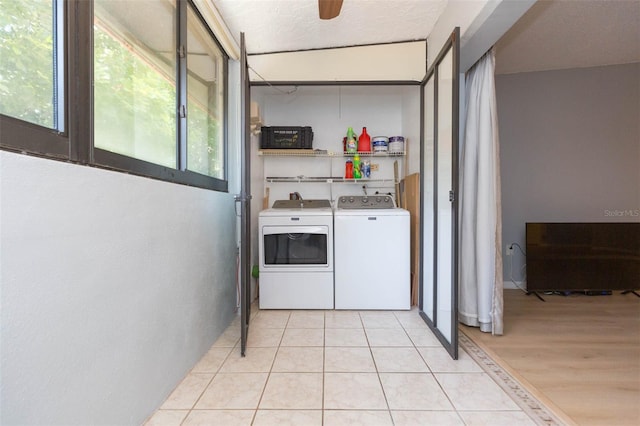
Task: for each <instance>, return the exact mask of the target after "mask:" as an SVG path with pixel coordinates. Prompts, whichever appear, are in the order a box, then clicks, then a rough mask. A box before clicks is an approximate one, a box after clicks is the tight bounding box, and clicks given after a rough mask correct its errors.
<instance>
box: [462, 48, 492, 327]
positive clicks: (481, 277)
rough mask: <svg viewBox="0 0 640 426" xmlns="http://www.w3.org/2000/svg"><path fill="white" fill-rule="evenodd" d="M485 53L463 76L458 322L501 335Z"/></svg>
mask: <svg viewBox="0 0 640 426" xmlns="http://www.w3.org/2000/svg"><path fill="white" fill-rule="evenodd" d="M494 74H495V53H494V50H493V49H491V50H490V51H489V52H488V53H487V54H485V55H484V56H483V57H482V58H481V59H480V60H479V61H478V62H477V63H476V64H475V65H474V66H473V67H472V68H471V70H470V71H469V72H468V73H467V77H466V111H465V117H466V119H465V133H464V142H463V144H462V149H461V157H460V164H461V166H462V167H461V180H460V182H461V184H460V275H459V299H458V300H459V305H458V311H459V320H460V322H462V323H463V324H466V325H470V326H473V327H480V330H481V331H484V332H491V333H493V334H502V332H503V322H502V314H503V281H502V216H501V200H500V152H499V140H498V117H497V107H496V94H495V76H494Z"/></svg>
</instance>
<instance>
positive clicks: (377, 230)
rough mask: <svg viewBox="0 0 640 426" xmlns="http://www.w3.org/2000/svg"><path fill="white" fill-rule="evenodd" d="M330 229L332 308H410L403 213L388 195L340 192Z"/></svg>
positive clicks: (406, 217)
mask: <svg viewBox="0 0 640 426" xmlns="http://www.w3.org/2000/svg"><path fill="white" fill-rule="evenodd" d="M333 230H334V256H335V260H334V273H335V278H334V286H335V309H392V310H405V309H410V307H411V279H410V268H411V267H410V239H409V235H410V218H409V212H408V211H407V210H405V209H401V208H397V207H396V206H395V203H394V201H393V198H392V197H391V196H388V195H373V196H368V197H367V196H342V197H339V198H338V200H337V201H336V206H335V210H334V227H333Z"/></svg>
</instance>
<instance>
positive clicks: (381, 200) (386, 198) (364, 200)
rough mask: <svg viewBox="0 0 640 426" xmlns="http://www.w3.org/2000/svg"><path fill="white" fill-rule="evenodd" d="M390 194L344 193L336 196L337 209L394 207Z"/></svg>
mask: <svg viewBox="0 0 640 426" xmlns="http://www.w3.org/2000/svg"><path fill="white" fill-rule="evenodd" d="M395 207H396V203H395V202H394V201H393V197H391V196H390V195H344V196H342V197H340V198H338V208H339V209H394V208H395Z"/></svg>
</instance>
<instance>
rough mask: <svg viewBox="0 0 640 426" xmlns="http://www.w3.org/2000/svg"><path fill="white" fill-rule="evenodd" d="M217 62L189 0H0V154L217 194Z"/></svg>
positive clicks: (220, 98)
mask: <svg viewBox="0 0 640 426" xmlns="http://www.w3.org/2000/svg"><path fill="white" fill-rule="evenodd" d="M65 23H66V25H65ZM67 45H68V46H69V47H68V48H67V49H66V51H67V52H68V53H67V54H66V55H65V46H67ZM227 61H228V58H227V56H226V54H225V53H224V52H223V50H222V49H221V48H220V46H219V44H218V43H217V41H216V39H215V37H214V36H213V34H212V33H211V31H210V30H209V28H208V27H207V26H206V25H205V23H204V20H203V19H202V18H201V16H200V14H199V13H198V11H197V10H196V9H195V7H194V6H193V5H192V4H191V2H190V1H189V0H136V1H130V0H93V1H92V2H88V1H64V0H33V1H30V2H21V1H15V0H0V126H2V130H3V131H2V132H0V147H2V148H3V149H12V150H19V151H26V152H28V153H32V154H37V155H44V156H48V157H56V158H62V159H65V160H71V161H75V162H78V163H86V164H93V165H97V166H103V167H108V168H113V169H118V170H123V171H127V172H131V173H135V174H140V175H144V176H149V177H153V178H158V179H163V180H168V181H172V182H178V183H183V184H188V185H194V186H200V187H205V188H211V189H216V190H220V191H227V189H228V188H227V182H226V176H227V173H226V141H225V138H226V131H225V122H226V95H227V92H226V90H227V87H226V78H227ZM65 81H69V82H71V83H72V84H69V85H68V87H65V85H64V82H65ZM65 101H66V102H65ZM65 123H68V126H69V127H68V128H66V126H65ZM24 135H27V136H26V137H24Z"/></svg>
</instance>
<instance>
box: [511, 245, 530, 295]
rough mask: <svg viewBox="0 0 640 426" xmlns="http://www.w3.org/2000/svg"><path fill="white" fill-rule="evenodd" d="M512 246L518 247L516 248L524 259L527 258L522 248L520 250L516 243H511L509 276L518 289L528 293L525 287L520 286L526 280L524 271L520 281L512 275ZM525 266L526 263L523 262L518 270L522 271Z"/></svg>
mask: <svg viewBox="0 0 640 426" xmlns="http://www.w3.org/2000/svg"><path fill="white" fill-rule="evenodd" d="M513 246H516V247H518V249H519V250H520V252H521V253H522V255H523V256H524V257H525V260H526V258H527V255H526V253H525V252H524V250H522V247H520V246H519V245H518V244H517V243H511V245H510V248H511V249H512V252H511V256H509V276H510V277H511V282H512V283H513V284H514V285H515V286H516V287H517V288H518V289H520V290H522V291H523V292H525V293H529V292H528V291H527V289H526V288H524V287H522V284H524V283H526V282H527V279H526V272H524V276H523V279H522V282H518V281H517V280H516V279H515V278H514V276H513ZM526 267H527V264H526V263H525V264H524V265H522V268H521V269H520V272H521V273H523V271H525V268H526Z"/></svg>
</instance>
